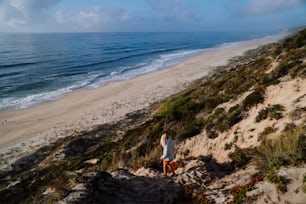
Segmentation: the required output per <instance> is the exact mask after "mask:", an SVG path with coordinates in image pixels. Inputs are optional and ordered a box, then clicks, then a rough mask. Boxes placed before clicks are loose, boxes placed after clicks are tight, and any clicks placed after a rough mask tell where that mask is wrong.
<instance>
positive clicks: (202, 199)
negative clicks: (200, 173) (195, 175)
mask: <svg viewBox="0 0 306 204" xmlns="http://www.w3.org/2000/svg"><path fill="white" fill-rule="evenodd" d="M184 192H185V198H187V199H191V200H192V203H195V204H209V203H211V202H210V201H209V199H208V197H207V195H206V194H205V192H199V191H197V190H196V185H190V184H189V185H185V186H184Z"/></svg>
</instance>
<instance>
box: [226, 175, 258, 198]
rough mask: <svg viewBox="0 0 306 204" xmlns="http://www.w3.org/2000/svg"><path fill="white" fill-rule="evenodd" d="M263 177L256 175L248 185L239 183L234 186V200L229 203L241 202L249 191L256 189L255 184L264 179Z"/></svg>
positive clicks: (232, 192)
mask: <svg viewBox="0 0 306 204" xmlns="http://www.w3.org/2000/svg"><path fill="white" fill-rule="evenodd" d="M262 180H263V177H262V176H256V177H255V178H253V179H252V180H251V181H250V182H249V183H247V184H246V185H243V186H241V185H237V186H234V187H233V188H232V190H231V194H232V196H233V200H232V201H230V202H229V203H228V204H239V203H242V202H243V200H244V199H245V198H246V193H247V192H248V191H252V190H254V189H255V187H254V186H255V184H256V183H258V182H259V181H262Z"/></svg>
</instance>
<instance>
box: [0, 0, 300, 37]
mask: <svg viewBox="0 0 306 204" xmlns="http://www.w3.org/2000/svg"><path fill="white" fill-rule="evenodd" d="M299 26H306V0H0V32H163V31H164V32H169V31H170V32H186V31H277V30H284V29H287V28H292V27H299Z"/></svg>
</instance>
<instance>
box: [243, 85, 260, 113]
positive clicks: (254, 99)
mask: <svg viewBox="0 0 306 204" xmlns="http://www.w3.org/2000/svg"><path fill="white" fill-rule="evenodd" d="M263 101H264V93H263V91H261V90H260V89H256V90H255V91H253V92H252V93H251V94H250V95H248V96H247V97H246V98H245V99H244V101H243V108H244V109H245V110H249V109H250V108H252V107H253V106H255V105H257V104H259V103H262V102H263Z"/></svg>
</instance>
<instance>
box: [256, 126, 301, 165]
mask: <svg viewBox="0 0 306 204" xmlns="http://www.w3.org/2000/svg"><path fill="white" fill-rule="evenodd" d="M305 152H306V138H305V129H303V128H299V127H297V128H295V129H293V130H290V131H285V132H283V133H282V134H281V135H280V136H279V137H278V138H277V139H272V140H270V139H265V140H264V141H263V142H262V143H261V145H260V146H259V147H258V148H257V155H258V156H259V160H258V162H259V163H258V164H259V165H260V167H261V169H265V170H267V171H269V170H271V169H278V168H279V167H280V166H282V165H287V164H291V165H296V164H298V163H299V162H300V161H305V159H306V157H305V156H306V155H305Z"/></svg>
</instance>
